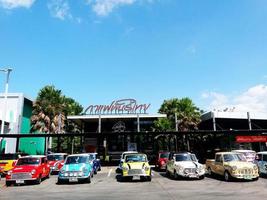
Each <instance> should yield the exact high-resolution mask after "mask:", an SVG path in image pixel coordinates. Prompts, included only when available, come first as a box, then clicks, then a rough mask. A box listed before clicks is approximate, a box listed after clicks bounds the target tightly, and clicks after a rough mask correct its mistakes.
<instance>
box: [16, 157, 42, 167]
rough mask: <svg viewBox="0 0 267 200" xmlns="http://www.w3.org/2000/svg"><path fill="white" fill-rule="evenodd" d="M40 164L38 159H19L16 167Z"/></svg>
mask: <svg viewBox="0 0 267 200" xmlns="http://www.w3.org/2000/svg"><path fill="white" fill-rule="evenodd" d="M39 163H40V159H39V158H20V159H19V160H18V162H17V164H16V165H17V166H21V165H38V164H39Z"/></svg>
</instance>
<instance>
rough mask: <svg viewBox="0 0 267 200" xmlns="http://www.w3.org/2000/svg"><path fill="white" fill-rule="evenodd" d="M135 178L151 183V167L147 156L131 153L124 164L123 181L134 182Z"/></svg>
mask: <svg viewBox="0 0 267 200" xmlns="http://www.w3.org/2000/svg"><path fill="white" fill-rule="evenodd" d="M133 178H140V179H141V180H147V181H151V178H152V176H151V167H150V166H149V164H148V160H147V156H146V154H141V153H131V154H127V155H126V156H125V159H124V162H123V163H122V180H132V179H133Z"/></svg>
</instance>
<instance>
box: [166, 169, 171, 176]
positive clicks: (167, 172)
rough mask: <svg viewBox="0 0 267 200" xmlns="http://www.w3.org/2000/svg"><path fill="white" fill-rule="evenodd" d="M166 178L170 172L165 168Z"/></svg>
mask: <svg viewBox="0 0 267 200" xmlns="http://www.w3.org/2000/svg"><path fill="white" fill-rule="evenodd" d="M166 177H170V171H169V170H168V168H166Z"/></svg>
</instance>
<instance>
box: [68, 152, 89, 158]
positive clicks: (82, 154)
mask: <svg viewBox="0 0 267 200" xmlns="http://www.w3.org/2000/svg"><path fill="white" fill-rule="evenodd" d="M72 156H89V155H88V153H80V154H71V155H68V157H72Z"/></svg>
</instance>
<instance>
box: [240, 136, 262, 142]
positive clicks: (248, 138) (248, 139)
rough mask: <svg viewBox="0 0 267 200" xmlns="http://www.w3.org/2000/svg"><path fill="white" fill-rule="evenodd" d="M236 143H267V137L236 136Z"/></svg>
mask: <svg viewBox="0 0 267 200" xmlns="http://www.w3.org/2000/svg"><path fill="white" fill-rule="evenodd" d="M236 142H238V143H243V142H244V143H245V142H267V136H236Z"/></svg>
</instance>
